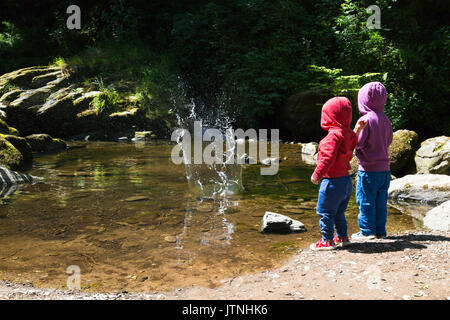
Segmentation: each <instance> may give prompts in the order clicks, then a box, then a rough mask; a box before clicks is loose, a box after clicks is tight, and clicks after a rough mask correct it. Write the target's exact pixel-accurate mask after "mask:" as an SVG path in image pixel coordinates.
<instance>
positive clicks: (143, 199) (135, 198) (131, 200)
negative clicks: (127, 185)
mask: <svg viewBox="0 0 450 320" xmlns="http://www.w3.org/2000/svg"><path fill="white" fill-rule="evenodd" d="M145 200H150V198H149V197H146V196H132V197H128V198H126V199H124V200H122V201H126V202H136V201H145Z"/></svg>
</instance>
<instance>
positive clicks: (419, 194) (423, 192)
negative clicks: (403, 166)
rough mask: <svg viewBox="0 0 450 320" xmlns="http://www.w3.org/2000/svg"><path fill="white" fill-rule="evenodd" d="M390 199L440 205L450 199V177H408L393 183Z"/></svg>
mask: <svg viewBox="0 0 450 320" xmlns="http://www.w3.org/2000/svg"><path fill="white" fill-rule="evenodd" d="M389 198H391V199H398V200H407V201H408V200H411V201H420V202H430V203H437V204H440V203H442V202H444V201H447V200H448V199H450V176H448V175H444V174H416V175H407V176H404V177H402V178H398V179H395V180H393V181H391V185H390V187H389Z"/></svg>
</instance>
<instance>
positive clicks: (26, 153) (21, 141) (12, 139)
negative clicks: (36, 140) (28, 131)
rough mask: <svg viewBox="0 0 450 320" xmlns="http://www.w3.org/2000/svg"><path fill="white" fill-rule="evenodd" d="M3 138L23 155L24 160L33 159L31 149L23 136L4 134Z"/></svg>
mask: <svg viewBox="0 0 450 320" xmlns="http://www.w3.org/2000/svg"><path fill="white" fill-rule="evenodd" d="M3 138H5V139H6V140H7V141H8V142H9V143H11V144H12V145H13V146H14V147H15V148H16V149H17V150H19V152H20V153H21V154H22V156H23V160H24V162H30V161H31V160H32V159H33V151H32V149H31V146H30V144H29V143H28V142H27V140H26V139H25V138H23V137H19V136H14V135H4V136H3Z"/></svg>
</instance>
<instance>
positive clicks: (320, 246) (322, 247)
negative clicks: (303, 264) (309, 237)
mask: <svg viewBox="0 0 450 320" xmlns="http://www.w3.org/2000/svg"><path fill="white" fill-rule="evenodd" d="M309 248H310V249H311V250H313V251H326V250H334V249H336V245H335V244H334V241H333V240H325V241H323V240H322V239H320V240H319V241H317V242H316V243H313V244H311V245H310V246H309Z"/></svg>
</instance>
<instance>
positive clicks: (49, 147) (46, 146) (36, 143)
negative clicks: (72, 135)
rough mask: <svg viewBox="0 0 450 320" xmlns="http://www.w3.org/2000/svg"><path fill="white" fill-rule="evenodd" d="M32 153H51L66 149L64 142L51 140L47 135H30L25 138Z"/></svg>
mask: <svg viewBox="0 0 450 320" xmlns="http://www.w3.org/2000/svg"><path fill="white" fill-rule="evenodd" d="M25 139H26V142H27V143H28V144H29V145H30V146H31V150H33V152H52V151H59V150H63V149H66V148H67V144H66V142H64V141H63V140H61V139H56V138H52V137H51V136H50V135H48V134H32V135H29V136H27V137H25Z"/></svg>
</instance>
